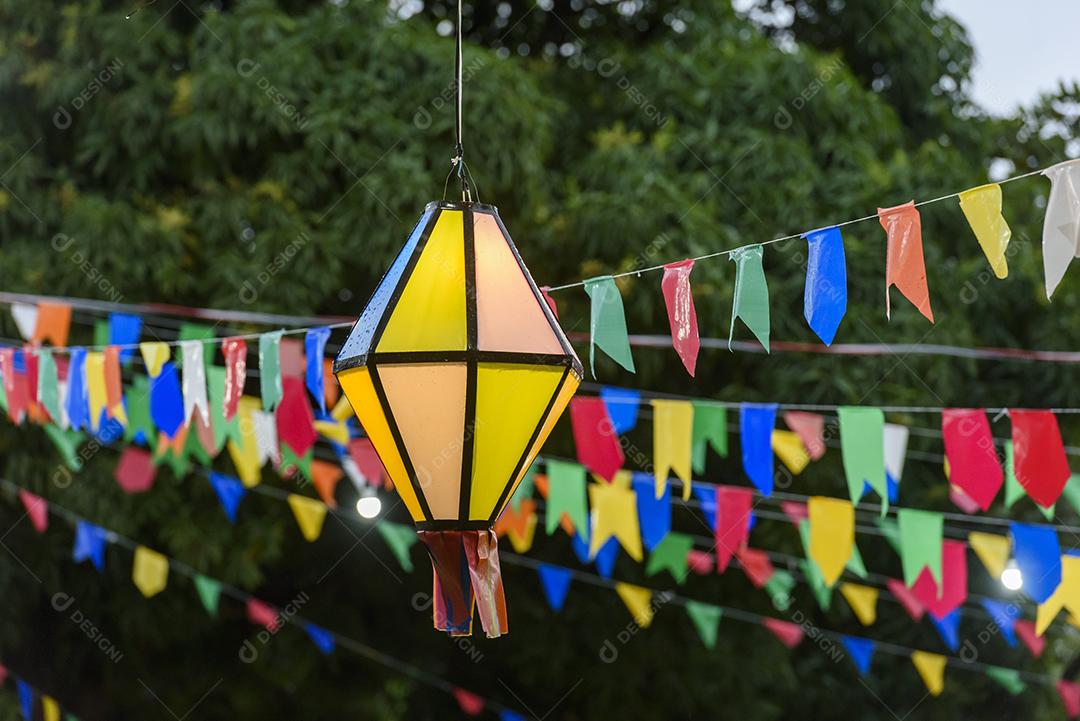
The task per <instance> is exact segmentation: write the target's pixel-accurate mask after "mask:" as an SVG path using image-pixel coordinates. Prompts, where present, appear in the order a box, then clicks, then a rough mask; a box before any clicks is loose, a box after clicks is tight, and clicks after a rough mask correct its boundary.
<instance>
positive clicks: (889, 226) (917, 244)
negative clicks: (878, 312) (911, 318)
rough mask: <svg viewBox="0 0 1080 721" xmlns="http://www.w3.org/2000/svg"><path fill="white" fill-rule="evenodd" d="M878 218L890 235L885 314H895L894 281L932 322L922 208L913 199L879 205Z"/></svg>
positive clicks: (886, 270) (887, 257)
mask: <svg viewBox="0 0 1080 721" xmlns="http://www.w3.org/2000/svg"><path fill="white" fill-rule="evenodd" d="M878 220H880V221H881V227H882V228H884V229H885V234H886V236H887V239H888V240H887V243H888V246H887V250H886V252H885V317H886V318H891V317H892V315H891V309H890V304H889V288H890V287H891V286H894V285H895V286H896V287H897V288H898V289H899V290H900V292H901V293H903V294H904V297H905V298H907V299H908V300H910V301H911V302H912V304H913V305H914V306H915V307H916V308H918V309H919V312H920V313H922V314H923V315H924V316H925V317H926V319H927V320H928V321H930V322H931V323H933V322H934V311H932V310H931V309H930V287H929V286H928V285H927V284H926V261H925V260H924V259H923V245H922V219H921V218H920V217H919V209H918V208H916V207H915V203H914V202H908V203H904V204H903V205H898V206H896V207H894V208H878Z"/></svg>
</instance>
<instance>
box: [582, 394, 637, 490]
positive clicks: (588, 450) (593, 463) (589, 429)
mask: <svg viewBox="0 0 1080 721" xmlns="http://www.w3.org/2000/svg"><path fill="white" fill-rule="evenodd" d="M570 422H571V424H572V425H573V427H574V445H575V446H577V458H578V461H580V462H581V465H583V466H585V467H586V468H588V469H589V470H590V471H592V472H593V473H595V474H596V475H598V476H600V477H601V478H604V479H606V480H608V481H610V480H611V479H612V478H614V477H615V473H616V471H618V470H619V469H620V468H622V465H623V460H624V456H623V451H622V446H621V445H620V444H619V437H618V436H617V435H616V434H615V426H614V425H613V424H612V422H611V417H610V416H608V412H607V406H605V405H604V401H603V400H602V399H600V398H599V397H591V398H585V397H579V398H574V399H573V400H572V401H570Z"/></svg>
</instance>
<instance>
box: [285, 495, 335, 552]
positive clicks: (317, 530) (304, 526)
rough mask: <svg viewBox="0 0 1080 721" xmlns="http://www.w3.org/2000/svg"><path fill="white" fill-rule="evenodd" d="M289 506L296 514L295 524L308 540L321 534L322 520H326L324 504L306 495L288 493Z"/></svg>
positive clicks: (312, 539)
mask: <svg viewBox="0 0 1080 721" xmlns="http://www.w3.org/2000/svg"><path fill="white" fill-rule="evenodd" d="M288 500H289V507H290V508H292V512H293V515H294V516H296V525H298V526H300V533H302V534H304V538H306V539H307V540H308V541H314V540H315V539H316V538H318V537H319V535H320V534H322V527H323V521H325V520H326V504H325V503H323V502H322V501H316V500H315V499H314V498H308V497H307V496H298V495H296V494H295V493H290V494H289V499H288Z"/></svg>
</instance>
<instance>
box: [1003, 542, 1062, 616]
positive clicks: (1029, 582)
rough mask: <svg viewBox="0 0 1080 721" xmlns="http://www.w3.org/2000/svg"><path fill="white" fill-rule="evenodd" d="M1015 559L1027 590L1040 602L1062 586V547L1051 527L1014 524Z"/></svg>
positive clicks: (1024, 587) (1028, 593)
mask: <svg viewBox="0 0 1080 721" xmlns="http://www.w3.org/2000/svg"><path fill="white" fill-rule="evenodd" d="M1010 530H1011V531H1012V537H1013V558H1015V559H1016V565H1017V567H1018V568H1019V569H1020V575H1021V577H1022V578H1023V580H1024V586H1023V590H1024V593H1026V594H1027V595H1028V596H1030V597H1031V598H1032V599H1034V600H1035V601H1036V602H1037V603H1045V602H1046V599H1048V598H1050V596H1051V594H1053V593H1054V590H1055V589H1057V587H1058V586H1059V585H1060V584H1061V548H1060V547H1059V546H1058V538H1057V533H1056V532H1055V531H1054V529H1053V528H1050V527H1048V526H1033V525H1029V524H1027V523H1012V524H1010Z"/></svg>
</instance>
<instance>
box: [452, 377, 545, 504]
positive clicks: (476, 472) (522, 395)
mask: <svg viewBox="0 0 1080 721" xmlns="http://www.w3.org/2000/svg"><path fill="white" fill-rule="evenodd" d="M565 375H566V369H565V368H562V367H559V366H532V365H516V364H510V363H480V364H479V369H478V370H477V386H476V421H475V426H474V427H475V436H476V438H475V445H474V447H473V468H472V488H471V490H470V496H471V498H470V501H469V520H473V521H481V520H485V521H486V520H491V519H492V515H493V514H494V512H495V508H496V506H497V505H500V501H501V500H503V493H504V492H507V489H508V481H510V480H512V479H513V478H514V476H515V475H516V472H517V470H518V464H519V463H520V464H523V465H526V466H527V465H528V461H529V460H530V459H525V458H523V456H524V455H525V452H526V450H527V449H528V447H529V444H530V442H531V441H532V439H533V434H534V433H535V432H536V430H537V429H538V428H539V427H540V426H541V425H542V423H543V421H544V413H545V412H546V411H547V410H548V407H549V406H550V404H551V400H552V398H554V397H555V395H556V392H557V391H558V387H559V382H560V381H561V380H562V379H563V377H564V376H565ZM507 495H509V494H508V492H507Z"/></svg>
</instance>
